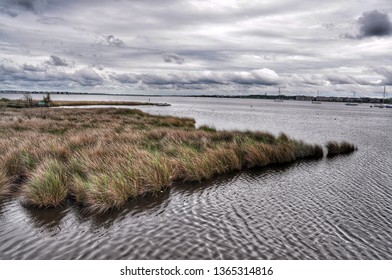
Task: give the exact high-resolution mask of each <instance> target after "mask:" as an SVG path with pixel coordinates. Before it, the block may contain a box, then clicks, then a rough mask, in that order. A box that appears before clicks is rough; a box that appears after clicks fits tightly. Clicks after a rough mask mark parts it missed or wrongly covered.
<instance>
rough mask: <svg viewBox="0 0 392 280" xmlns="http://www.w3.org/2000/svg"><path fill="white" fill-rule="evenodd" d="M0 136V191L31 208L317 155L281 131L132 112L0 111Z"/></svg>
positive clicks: (111, 199)
mask: <svg viewBox="0 0 392 280" xmlns="http://www.w3.org/2000/svg"><path fill="white" fill-rule="evenodd" d="M0 131H1V132H2V133H1V134H0V151H1V152H2V154H1V155H0V162H1V163H2V166H3V167H4V170H3V171H1V170H0V182H3V181H4V182H6V183H3V186H5V187H4V189H7V187H6V186H9V185H10V184H12V183H13V184H17V185H19V186H20V187H21V189H22V195H23V197H24V200H25V201H26V202H27V203H29V204H31V205H35V206H38V207H51V206H59V205H61V204H62V203H63V202H64V200H65V199H67V198H68V197H69V198H71V199H73V200H74V201H76V202H77V203H79V204H81V205H83V206H84V207H85V209H87V210H90V211H94V212H103V211H106V210H108V209H111V208H119V207H121V206H122V205H124V204H125V203H126V202H127V201H128V199H130V198H132V197H136V196H140V195H145V194H147V193H152V192H157V191H160V190H162V189H163V188H166V187H170V186H171V185H172V184H173V183H174V182H176V181H184V182H189V181H202V180H205V179H209V178H212V177H213V176H215V175H217V174H222V173H227V172H231V171H235V170H242V169H245V168H257V167H262V166H266V165H269V164H280V163H288V162H292V161H295V160H298V159H304V158H316V159H317V158H320V157H322V156H323V150H322V147H320V146H318V145H309V144H307V143H304V142H302V141H297V140H294V139H291V138H289V137H288V136H287V135H285V134H281V135H279V136H278V137H275V136H273V135H272V134H269V133H264V132H251V131H247V132H239V131H217V130H215V129H211V128H208V127H202V128H201V129H196V128H195V121H194V120H193V119H189V118H175V117H169V116H152V115H149V114H147V113H144V112H142V111H140V110H127V109H113V108H106V109H63V108H55V109H54V108H53V109H48V108H35V109H19V110H16V109H6V110H3V111H2V115H1V116H0ZM1 178H4V180H3V181H2V179H1Z"/></svg>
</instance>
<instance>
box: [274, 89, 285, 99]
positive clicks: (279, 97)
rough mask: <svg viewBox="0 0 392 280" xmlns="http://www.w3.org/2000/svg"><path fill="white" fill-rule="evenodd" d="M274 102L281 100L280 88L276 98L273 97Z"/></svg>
mask: <svg viewBox="0 0 392 280" xmlns="http://www.w3.org/2000/svg"><path fill="white" fill-rule="evenodd" d="M274 102H283V99H282V96H281V95H280V88H279V95H278V98H276V99H274Z"/></svg>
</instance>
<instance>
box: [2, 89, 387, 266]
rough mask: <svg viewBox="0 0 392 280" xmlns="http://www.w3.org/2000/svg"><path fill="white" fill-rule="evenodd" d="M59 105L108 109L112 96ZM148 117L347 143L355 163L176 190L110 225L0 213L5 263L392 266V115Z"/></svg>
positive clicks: (315, 109)
mask: <svg viewBox="0 0 392 280" xmlns="http://www.w3.org/2000/svg"><path fill="white" fill-rule="evenodd" d="M53 98H62V99H69V98H72V99H74V98H77V99H97V100H105V99H109V97H107V96H88V97H85V96H53ZM149 98H150V99H151V102H168V103H171V104H172V106H171V107H143V108H142V109H143V110H144V111H147V112H151V113H154V114H161V115H176V116H187V117H193V118H195V119H196V121H197V125H202V124H207V125H210V126H214V127H216V128H217V129H238V130H267V131H271V132H273V133H275V134H277V133H279V132H281V131H283V132H286V133H287V134H289V135H290V136H293V137H295V138H299V139H303V140H305V141H307V142H310V143H319V144H324V143H325V142H326V141H327V140H332V139H333V140H348V141H351V142H354V143H355V144H357V145H358V147H359V150H358V151H357V152H355V153H354V154H351V155H348V156H341V157H336V158H324V159H322V160H319V161H301V162H297V163H294V164H291V165H286V166H280V167H270V168H264V169H260V170H249V171H246V172H241V173H234V174H229V175H225V176H220V177H217V178H215V179H214V180H211V181H207V182H203V183H202V184H191V185H189V184H186V185H178V186H175V187H174V188H172V189H171V190H167V191H165V192H163V193H160V194H159V195H156V196H153V197H146V198H142V199H137V200H134V201H131V202H130V203H129V204H128V205H127V207H125V208H123V209H121V210H119V211H116V212H110V213H107V214H105V215H102V216H91V215H87V214H83V213H82V212H81V209H79V208H78V207H76V206H74V205H72V204H71V203H69V204H70V205H67V206H65V207H63V208H62V209H48V210H36V209H34V208H27V207H25V206H22V205H21V203H20V201H19V200H18V199H17V198H16V199H7V200H4V201H2V202H0V258H1V259H392V219H391V218H392V179H391V170H392V153H391V149H392V123H391V121H392V109H379V108H370V106H369V105H365V104H361V105H359V106H357V107H348V106H344V104H342V103H337V104H333V103H323V104H320V105H316V104H311V103H310V102H309V103H308V102H295V101H291V102H283V103H274V102H272V101H266V100H239V99H223V98H217V99H214V98H181V97H165V98H163V97H161V98H158V97H134V98H130V97H119V96H116V97H110V99H117V100H119V99H123V100H127V99H132V100H142V101H148V99H149Z"/></svg>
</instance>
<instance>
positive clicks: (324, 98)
mask: <svg viewBox="0 0 392 280" xmlns="http://www.w3.org/2000/svg"><path fill="white" fill-rule="evenodd" d="M24 93H30V94H32V95H35V94H48V93H49V94H53V95H90V96H93V95H98V96H130V97H136V96H137V97H203V98H234V99H265V100H274V99H277V98H278V97H279V99H282V100H288V101H321V102H356V103H372V104H379V103H380V104H381V103H383V99H382V98H375V97H358V98H356V97H336V96H318V97H313V96H307V95H279V96H278V95H268V94H263V95H261V94H252V95H249V94H248V95H217V94H203V95H196V94H191V95H185V94H167V95H162V94H127V93H124V94H123V93H87V92H62V91H59V92H53V91H13V90H1V91H0V94H24ZM384 102H385V103H386V104H392V98H389V99H385V100H384Z"/></svg>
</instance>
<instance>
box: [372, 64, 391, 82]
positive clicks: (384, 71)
mask: <svg viewBox="0 0 392 280" xmlns="http://www.w3.org/2000/svg"><path fill="white" fill-rule="evenodd" d="M374 72H376V73H377V74H379V75H381V76H382V77H383V79H382V83H383V84H384V85H387V86H392V66H377V67H374Z"/></svg>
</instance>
